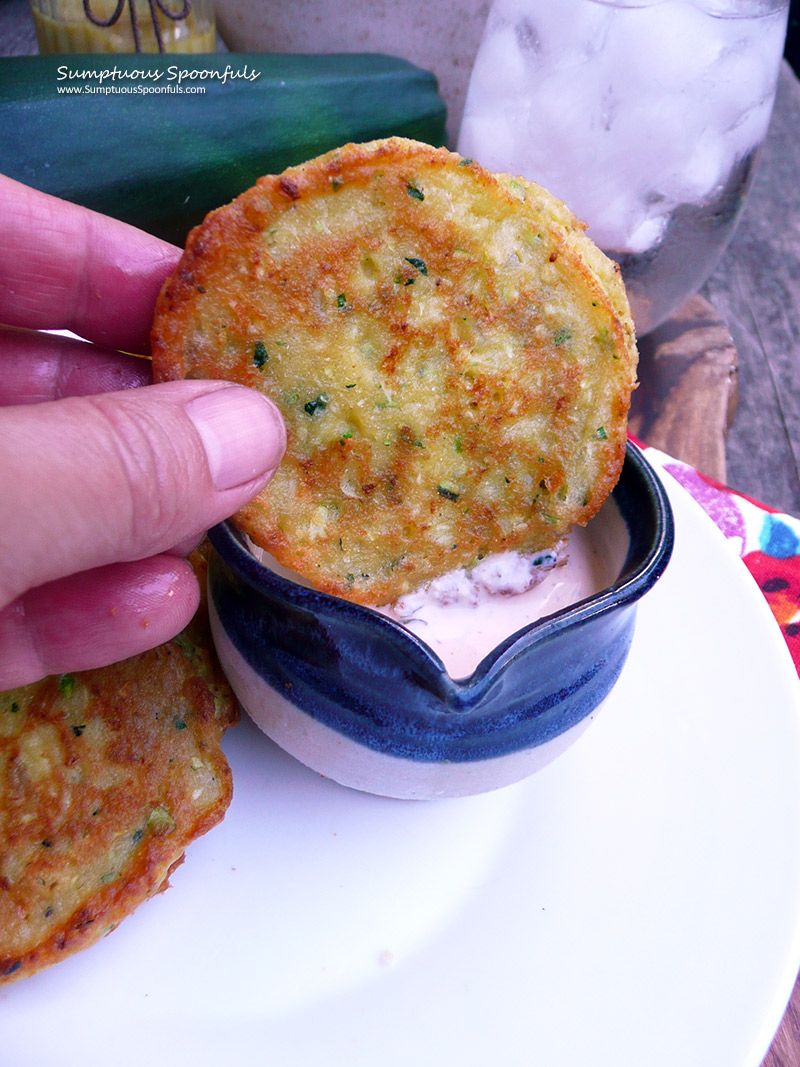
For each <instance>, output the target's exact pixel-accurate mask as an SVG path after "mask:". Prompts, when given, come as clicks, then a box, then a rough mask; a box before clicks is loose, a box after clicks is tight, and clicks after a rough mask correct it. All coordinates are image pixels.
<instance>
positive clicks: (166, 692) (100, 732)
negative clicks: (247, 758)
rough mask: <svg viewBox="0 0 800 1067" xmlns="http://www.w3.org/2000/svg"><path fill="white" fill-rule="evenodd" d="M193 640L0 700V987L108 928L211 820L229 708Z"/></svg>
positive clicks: (197, 627) (226, 773)
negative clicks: (0, 984) (221, 743)
mask: <svg viewBox="0 0 800 1067" xmlns="http://www.w3.org/2000/svg"><path fill="white" fill-rule="evenodd" d="M204 629H205V626H204V623H203V621H202V619H198V620H197V621H196V623H195V624H194V626H193V630H192V637H191V638H190V637H189V636H187V633H188V631H187V633H184V634H181V635H180V636H179V637H177V638H176V639H175V640H174V641H170V642H168V643H167V644H165V645H162V646H160V647H159V648H156V649H154V650H153V651H151V652H146V653H144V654H143V655H141V656H136V657H134V658H132V659H129V660H126V661H124V662H123V663H119V664H115V665H114V666H111V667H106V668H103V669H100V670H93V671H84V672H81V673H76V674H75V675H62V676H60V677H51V678H47V679H45V680H44V681H42V682H38V683H36V684H34V685H30V686H26V687H24V688H21V689H16V690H13V691H10V692H5V693H0V983H2V982H4V981H5V982H8V981H13V980H15V979H18V978H21V977H26V976H28V975H31V974H33V973H34V972H36V971H39V970H41V969H42V968H44V967H48V966H50V965H52V964H54V963H57V962H59V961H60V960H62V959H64V958H65V957H66V956H69V955H71V954H73V953H74V952H77V951H78V950H79V949H83V948H86V947H87V946H89V945H91V944H93V943H94V942H95V941H97V940H99V938H100V937H102V936H103V935H104V934H106V933H108V932H109V931H111V930H113V929H114V927H115V926H116V925H117V924H118V923H119V922H120V921H121V920H122V919H124V918H125V917H126V916H127V915H129V914H130V913H131V912H132V911H133V910H134V909H135V908H137V907H138V906H139V904H141V903H142V902H143V901H144V900H146V899H147V898H148V897H150V896H152V895H153V894H154V893H156V892H159V891H160V890H163V889H165V888H166V887H167V884H168V883H167V880H168V877H169V875H170V873H171V872H172V871H173V870H174V868H175V867H176V866H177V865H178V864H180V863H181V862H182V859H183V856H184V852H185V850H186V848H187V846H188V845H189V844H190V843H191V842H192V841H193V840H194V839H195V838H197V837H199V836H200V835H201V834H204V833H205V832H206V831H207V830H209V829H211V827H212V826H214V825H215V824H216V823H218V822H219V821H220V819H222V817H223V815H224V813H225V811H226V809H227V808H228V805H229V804H230V801H231V795H232V782H231V772H230V768H229V767H228V764H227V761H226V759H225V756H224V754H223V752H222V750H221V748H220V738H221V736H222V734H223V733H224V731H225V729H226V728H227V727H228V726H229V725H231V724H232V723H233V722H235V721H236V719H237V715H238V711H237V705H236V702H235V700H234V697H233V695H232V693H231V691H230V689H229V687H228V684H227V682H226V680H225V678H224V676H223V675H222V672H221V670H220V668H219V667H218V666H217V664H216V662H215V660H214V659H213V657H212V656H211V654H210V652H209V651H208V649H207V648H204V647H202V646H201V645H198V644H195V643H194V640H195V639H196V638H197V637H199V636H201V635H202V633H203V631H204Z"/></svg>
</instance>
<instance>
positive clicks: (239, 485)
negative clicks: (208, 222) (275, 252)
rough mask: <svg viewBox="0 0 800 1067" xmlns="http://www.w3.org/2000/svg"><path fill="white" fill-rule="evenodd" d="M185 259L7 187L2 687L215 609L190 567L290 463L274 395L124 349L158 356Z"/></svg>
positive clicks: (73, 665)
mask: <svg viewBox="0 0 800 1067" xmlns="http://www.w3.org/2000/svg"><path fill="white" fill-rule="evenodd" d="M179 256H180V250H179V249H177V248H174V247H172V246H171V245H168V244H165V243H164V242H162V241H159V240H157V239H156V238H154V237H150V236H149V235H147V234H144V233H142V232H140V231H139V230H136V229H134V228H133V227H131V226H127V225H125V224H123V223H119V222H115V221H114V220H112V219H108V218H105V217H104V216H102V215H99V214H96V213H94V212H89V211H86V210H84V209H82V208H79V207H76V206H75V205H72V204H67V203H65V202H63V201H60V200H57V199H55V198H53V197H50V196H46V195H44V194H42V193H38V192H34V191H33V190H31V189H28V188H27V187H26V186H24V185H20V184H19V183H17V182H14V181H11V180H10V179H8V178H4V177H2V176H0V277H2V279H3V280H2V285H0V323H5V324H6V325H7V327H15V328H14V329H8V328H6V329H2V328H0V405H3V406H1V407H0V690H2V689H9V688H13V687H16V686H18V685H23V684H26V683H28V682H32V681H35V680H36V679H38V678H40V677H43V676H45V675H47V674H53V673H63V672H67V671H75V670H84V669H87V668H90V667H96V666H101V665H104V664H106V663H111V662H114V661H116V660H119V659H123V658H125V657H127V656H131V655H134V654H136V653H138V652H141V651H143V650H145V649H147V648H152V647H154V646H155V645H157V644H161V643H162V642H163V641H166V640H168V639H169V638H170V637H172V636H174V634H176V633H177V632H178V631H179V630H180V629H182V628H183V626H185V625H186V623H187V622H188V621H189V619H190V618H191V616H192V615H193V613H194V612H195V610H196V608H197V604H198V597H199V593H198V588H197V581H196V579H195V577H194V573H193V571H192V569H191V567H190V566H189V564H188V563H186V561H185V560H184V559H182V558H181V555H182V554H185V553H186V552H188V550H189V549H190V548H191V547H193V546H194V544H196V543H197V542H198V541H199V540H200V538H201V537H202V535H203V533H204V531H205V530H206V529H207V528H208V527H209V526H211V525H213V524H214V523H216V522H219V521H221V520H222V519H223V518H226V517H227V516H229V515H231V514H232V513H233V512H234V511H235V510H236V509H237V508H239V507H241V506H242V505H243V504H244V503H245V502H246V501H247V500H249V499H250V498H251V497H253V496H254V495H255V494H256V493H257V492H259V490H261V489H262V488H263V487H264V486H265V485H266V484H267V482H268V481H269V479H270V477H271V475H272V472H273V471H274V469H275V467H276V466H277V465H278V463H279V462H280V459H281V456H282V454H283V450H284V447H285V431H284V428H283V423H282V421H281V418H280V415H279V414H278V411H277V409H276V408H275V407H274V406H273V405H272V404H271V403H270V402H269V401H268V400H267V399H266V397H264V396H262V395H261V394H259V393H257V392H255V391H254V390H250V389H246V388H244V387H242V386H238V385H233V384H230V383H227V382H212V381H180V382H169V383H164V384H161V385H152V384H149V383H150V382H151V380H152V379H151V375H150V366H149V362H148V361H147V360H146V359H142V358H138V357H136V356H130V355H122V354H120V353H121V352H146V351H147V337H148V333H149V328H150V324H151V321H152V317H153V308H154V305H155V301H156V297H157V295H158V292H159V289H160V287H161V284H162V282H163V281H164V279H165V278H166V277H167V275H168V274H169V273H170V272H171V271H172V270H173V268H174V267H175V265H176V263H177V261H178V258H179ZM20 328H26V329H20ZM49 329H65V330H71V331H73V332H75V333H77V334H79V335H80V336H81V337H85V338H86V339H87V341H89V342H92V343H85V342H82V341H76V340H72V339H69V338H65V337H61V336H53V335H50V334H41V333H33V332H30V331H33V330H49ZM142 387H144V388H142Z"/></svg>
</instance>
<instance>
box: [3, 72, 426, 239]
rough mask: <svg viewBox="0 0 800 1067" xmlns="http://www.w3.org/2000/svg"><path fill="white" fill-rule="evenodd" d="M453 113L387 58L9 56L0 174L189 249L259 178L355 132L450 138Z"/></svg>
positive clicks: (365, 137) (358, 137)
mask: <svg viewBox="0 0 800 1067" xmlns="http://www.w3.org/2000/svg"><path fill="white" fill-rule="evenodd" d="M226 70H227V71H228V73H227V74H226ZM115 71H116V72H117V73H115ZM230 71H233V72H236V74H237V76H235V77H234V76H231V74H230V73H229V72H230ZM126 74H127V75H132V76H129V77H126V76H125V75H126ZM78 87H82V88H83V91H82V92H81V93H77V92H75V89H76V88H78ZM87 87H89V88H90V90H91V91H87ZM153 87H157V88H158V92H152V91H150V90H151V89H152V88H153ZM186 87H189V88H194V87H202V88H204V89H205V92H204V93H202V94H196V93H189V92H186V91H185V89H186ZM100 88H102V89H103V90H104V91H102V92H101V91H98V90H99V89H100ZM112 88H113V90H114V91H113V92H111V91H108V90H109V89H112ZM180 88H183V89H184V92H177V91H175V90H177V89H180ZM66 89H70V91H68V92H67V91H65V90H66ZM118 90H122V91H121V92H120V91H118ZM445 117H446V115H445V106H444V103H443V102H442V99H441V97H440V96H439V93H438V89H437V83H436V79H435V78H434V76H433V75H432V74H430V73H428V72H427V71H423V70H421V69H420V68H418V67H415V66H414V65H412V64H411V63H408V62H406V61H405V60H402V59H397V58H394V57H392V56H384V55H376V54H335V55H274V54H263V53H259V54H251V53H247V54H242V53H218V54H215V55H196V56H177V55H138V56H137V55H116V56H108V55H103V56H100V55H72V56H65V55H51V56H24V57H16V58H7V59H3V60H2V61H0V129H1V130H2V131H3V133H2V136H0V172H1V173H4V174H7V175H8V176H9V177H12V178H16V179H17V180H18V181H21V182H24V183H25V184H27V185H30V186H33V187H34V188H36V189H41V190H42V191H44V192H47V193H52V194H54V195H56V196H60V197H62V198H64V199H66V200H71V201H73V202H74V203H77V204H83V205H84V206H86V207H90V208H93V209H94V210H96V211H101V212H103V213H104V214H107V215H112V216H114V217H116V218H119V219H123V220H124V221H126V222H130V223H132V224H133V225H135V226H139V227H140V228H141V229H144V230H147V231H149V232H150V233H154V234H156V235H158V236H159V237H163V238H164V239H165V240H169V241H174V242H175V243H177V244H181V245H182V244H183V243H184V241H185V238H186V234H187V232H188V231H189V229H190V228H191V227H192V226H194V225H196V224H197V223H199V222H200V221H201V220H202V219H203V218H204V217H205V215H206V214H207V213H208V211H210V210H211V209H212V208H215V207H219V206H220V205H221V204H225V203H227V202H228V201H230V200H232V199H233V198H234V197H235V196H237V195H238V194H239V193H240V192H242V191H243V190H244V189H246V188H248V187H249V186H251V185H252V184H253V183H254V182H255V180H256V179H257V178H258V177H260V176H261V175H262V174H276V173H280V172H281V171H282V170H284V169H285V168H286V167H288V166H291V165H293V164H296V163H302V162H303V161H304V160H306V159H311V158H312V157H314V156H316V155H319V154H320V153H322V152H326V151H328V150H329V149H331V148H336V147H338V146H339V145H341V144H345V143H347V142H348V141H356V142H359V141H369V140H372V139H373V138H376V137H387V136H390V135H392V134H396V135H399V136H404V137H412V138H415V139H417V140H420V141H426V142H428V143H430V144H433V145H437V146H438V145H442V144H444V143H445V139H446V134H445Z"/></svg>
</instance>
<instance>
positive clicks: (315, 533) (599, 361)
mask: <svg viewBox="0 0 800 1067" xmlns="http://www.w3.org/2000/svg"><path fill="white" fill-rule="evenodd" d="M583 231H584V227H583V225H582V224H581V223H579V222H578V221H577V220H576V219H575V218H574V216H572V215H571V214H570V212H569V211H567V209H566V208H565V207H564V205H563V204H561V203H560V202H559V201H557V200H556V199H555V198H553V197H552V196H551V195H550V194H549V193H547V192H546V191H545V190H543V189H541V188H540V187H539V186H537V185H535V184H533V183H531V182H525V181H523V180H522V179H519V178H511V177H508V176H504V175H492V174H490V173H488V172H487V171H485V170H483V169H482V168H481V167H479V166H478V165H477V164H476V163H474V162H472V161H469V160H463V159H461V158H460V157H459V156H457V155H455V154H453V153H450V152H448V151H446V150H445V149H434V148H430V147H429V146H427V145H422V144H418V143H416V142H412V141H406V140H402V139H397V138H391V139H388V140H385V141H379V142H373V143H371V144H366V145H346V146H345V147H343V148H341V149H339V150H337V151H334V152H331V153H329V154H327V155H325V156H322V157H320V158H319V159H316V160H312V161H310V162H309V163H306V164H304V165H302V166H299V167H294V168H291V169H290V170H287V171H286V172H285V173H284V174H282V175H274V176H268V177H265V178H262V179H260V180H259V182H258V183H257V185H256V186H255V187H254V188H252V189H250V190H248V191H247V192H245V193H244V194H242V196H240V197H239V198H238V199H237V200H235V201H234V202H233V203H232V204H229V205H228V206H226V207H224V208H221V209H219V210H218V211H215V212H213V213H212V214H211V215H209V216H208V218H207V219H206V220H205V222H204V223H203V225H202V226H200V227H199V228H197V229H196V230H194V231H193V232H192V233H191V235H190V237H189V240H188V243H187V247H186V251H185V253H184V256H183V258H182V260H181V262H180V264H179V266H178V268H177V270H176V272H175V274H174V275H173V277H172V278H171V279H170V280H169V281H168V282H167V283H166V285H165V286H164V289H163V291H162V294H161V297H160V300H159V303H158V307H157V312H156V317H155V323H154V327H153V334H152V353H153V363H154V371H155V376H156V378H157V379H159V380H166V379H174V378H181V377H194V378H229V379H232V380H235V381H239V382H242V383H244V384H247V385H249V386H252V387H254V388H257V389H261V390H263V391H264V392H265V393H267V394H268V395H269V396H271V397H272V399H273V400H274V401H275V402H276V403H277V404H278V406H279V407H280V409H281V411H282V413H283V415H284V418H285V419H286V423H287V428H288V441H289V446H288V451H287V455H286V457H285V459H284V461H283V463H282V464H281V467H280V468H279V470H278V473H277V475H276V477H275V478H274V479H273V481H272V483H271V484H270V485H269V486H268V487H267V488H266V489H265V490H264V491H263V492H262V493H261V494H260V495H259V496H258V497H257V498H256V499H255V500H254V501H253V502H251V503H250V504H249V505H247V506H246V507H245V508H243V509H242V510H241V511H240V512H239V513H238V514H237V515H236V517H235V521H236V523H237V525H239V526H240V527H241V528H242V529H243V530H245V531H246V532H247V533H248V534H249V535H250V536H251V537H252V538H253V540H254V541H255V542H256V543H257V544H258V545H260V546H261V547H262V548H264V549H266V550H268V551H269V552H271V553H272V554H273V555H274V556H275V557H276V558H277V559H278V560H279V561H280V562H281V563H282V564H284V565H285V566H287V567H289V568H291V569H293V570H295V571H296V572H298V573H300V574H302V575H303V576H304V577H305V578H306V579H308V580H309V581H311V583H312V584H314V585H315V586H317V587H318V588H321V589H324V590H326V591H328V592H332V593H334V594H337V595H340V596H344V597H347V598H349V599H352V600H358V601H361V602H363V603H370V604H381V603H386V602H388V601H392V600H394V599H396V598H397V597H398V596H400V595H402V594H403V593H405V592H407V591H408V590H409V589H410V588H413V587H414V586H416V585H418V584H420V583H421V582H422V581H425V580H426V579H429V578H431V577H433V576H435V575H437V574H439V573H442V572H443V571H446V570H451V569H453V568H455V567H459V566H466V567H468V566H471V565H473V564H474V563H475V562H476V561H477V560H478V559H480V558H481V557H482V556H484V555H485V554H487V553H489V552H492V551H498V550H503V549H524V550H538V549H541V548H544V547H550V546H552V545H554V544H555V543H556V542H557V541H558V540H559V539H560V538H561V537H563V536H564V534H565V533H566V532H567V531H568V529H569V528H570V526H572V525H573V524H574V523H585V522H587V521H588V520H589V519H590V518H591V517H592V516H593V515H594V514H595V513H596V512H597V510H598V509H599V508H600V506H601V504H602V503H603V501H604V499H605V498H606V496H607V495H608V493H609V492H610V491H611V489H612V488H613V486H614V485H615V484H616V481H617V478H618V476H619V472H620V469H621V466H622V461H623V458H624V451H625V436H626V426H627V412H628V407H629V402H630V393H631V389H632V388H633V386H634V381H635V372H636V347H635V341H634V334H633V324H632V321H631V317H630V312H629V309H628V304H627V300H626V297H625V292H624V289H623V286H622V283H621V281H620V278H619V273H618V271H617V269H616V267H615V266H614V265H613V264H611V262H610V261H609V260H608V259H606V257H605V256H603V254H602V253H601V252H600V251H599V250H598V249H597V248H596V247H595V246H594V245H593V244H592V242H591V241H589V239H588V238H587V237H586V235H585V234H584V232H583Z"/></svg>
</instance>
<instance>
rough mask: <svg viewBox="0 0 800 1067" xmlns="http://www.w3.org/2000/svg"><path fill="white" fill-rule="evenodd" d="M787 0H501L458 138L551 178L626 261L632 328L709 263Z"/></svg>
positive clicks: (496, 160)
mask: <svg viewBox="0 0 800 1067" xmlns="http://www.w3.org/2000/svg"><path fill="white" fill-rule="evenodd" d="M788 6H789V0H559V2H558V3H557V4H556V3H553V2H552V0H495V3H494V5H493V7H492V9H491V11H490V14H489V18H488V21H487V25H486V29H485V32H484V36H483V39H482V42H481V45H480V47H479V50H478V55H477V57H476V61H475V67H474V69H473V72H472V77H471V80H470V84H469V89H468V92H467V99H466V104H465V109H464V119H463V122H462V126H461V130H460V135H459V139H458V150H459V152H461V153H462V154H463V155H465V156H471V157H474V158H475V159H477V160H478V161H479V162H480V163H481V164H483V165H484V166H486V167H489V168H490V169H492V170H496V171H510V172H512V173H515V174H520V175H522V176H524V177H526V178H530V179H533V180H534V181H537V182H539V183H540V184H541V185H544V186H545V187H546V188H548V189H549V190H550V191H551V192H552V193H554V194H555V195H556V196H558V197H559V198H560V199H562V200H564V201H565V203H566V204H567V206H568V207H569V208H570V209H571V210H572V211H573V212H574V213H575V214H576V215H577V216H578V217H579V218H581V219H583V220H584V221H585V222H587V223H588V225H589V229H588V233H589V235H590V236H591V237H592V238H593V239H594V240H595V242H596V243H597V244H598V245H600V247H601V248H602V249H603V250H604V251H605V252H606V253H608V255H610V256H611V257H612V258H613V259H615V260H616V261H617V262H618V263H619V264H620V267H621V269H622V274H623V277H624V279H625V283H626V286H627V289H628V295H629V297H630V301H631V306H632V308H633V313H634V318H635V320H636V327H637V331H638V333H639V334H644V333H647V332H648V331H649V330H652V329H654V328H655V327H656V326H658V325H659V324H660V323H662V322H664V321H665V320H666V319H667V318H669V316H670V315H671V314H672V313H673V312H674V311H675V310H677V308H678V307H679V306H680V305H681V304H682V303H683V302H684V301H685V300H686V299H687V298H688V297H689V296H691V295H692V294H693V293H694V292H696V291H697V290H698V289H699V288H700V286H701V285H702V284H703V282H704V281H705V280H706V278H707V277H708V275H709V274H710V273H711V271H712V270H713V268H714V266H715V264H716V262H717V260H718V259H719V257H720V255H721V253H722V251H723V249H724V247H725V245H726V244H727V242H728V240H729V239H730V237H731V235H732V233H733V229H734V227H735V225H736V222H737V220H738V218H739V215H740V212H741V209H742V206H743V204H744V199H745V196H746V193H747V190H748V189H749V187H750V184H751V181H752V178H753V173H754V167H755V163H756V159H757V156H758V150H759V148H760V146H761V144H762V142H763V140H764V137H765V134H766V132H767V126H768V124H769V119H770V115H771V112H772V105H773V102H774V98H775V87H776V83H777V78H778V71H779V68H780V61H781V57H782V54H783V44H784V39H785V35H786V23H787V15H788Z"/></svg>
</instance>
